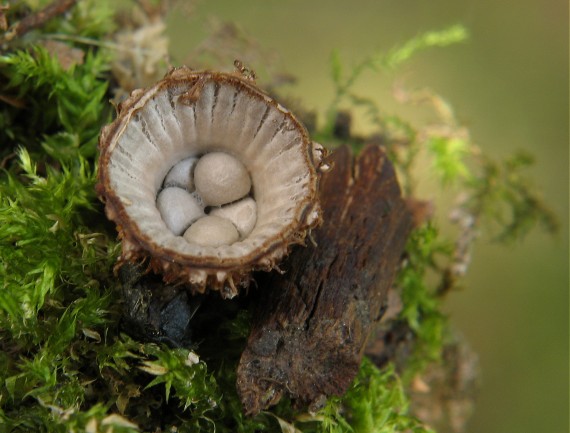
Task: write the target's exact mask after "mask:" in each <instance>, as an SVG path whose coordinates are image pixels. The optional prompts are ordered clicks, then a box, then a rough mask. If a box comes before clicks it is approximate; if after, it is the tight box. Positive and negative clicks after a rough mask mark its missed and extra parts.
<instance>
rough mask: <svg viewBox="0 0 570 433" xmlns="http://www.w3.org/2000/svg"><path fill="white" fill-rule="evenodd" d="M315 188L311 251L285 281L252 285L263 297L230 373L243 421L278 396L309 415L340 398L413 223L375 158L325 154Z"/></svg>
mask: <svg viewBox="0 0 570 433" xmlns="http://www.w3.org/2000/svg"><path fill="white" fill-rule="evenodd" d="M331 160H332V162H333V164H334V168H333V170H331V171H330V172H328V173H326V174H325V175H324V176H323V179H322V181H321V188H320V190H321V202H322V205H323V210H324V219H325V223H324V224H323V226H322V227H320V228H319V229H318V230H315V231H314V232H313V238H314V239H315V241H316V244H317V245H318V246H316V247H315V246H313V245H309V246H308V247H306V248H302V247H299V248H297V249H296V250H294V251H293V252H292V253H291V255H290V256H289V258H288V259H287V261H286V262H285V263H283V264H282V266H281V268H282V270H283V271H284V273H283V274H277V273H274V274H273V275H272V276H271V277H269V278H267V279H266V280H265V281H259V282H258V284H259V286H260V287H259V292H260V293H261V294H262V296H261V297H260V300H259V303H258V305H257V307H256V313H255V319H254V320H255V321H254V324H253V329H252V332H251V335H250V337H249V339H248V342H247V346H246V348H245V351H244V352H243V354H242V357H241V360H240V364H239V367H238V383H237V387H238V392H239V394H240V397H241V399H242V403H243V405H244V409H245V411H246V412H247V413H249V414H255V413H258V412H259V411H261V410H263V409H265V408H267V407H269V406H271V405H273V404H275V403H277V402H278V401H279V400H280V399H281V397H282V396H283V395H288V396H289V397H291V398H293V399H294V400H295V402H296V403H297V404H299V405H309V406H311V407H312V408H314V409H316V408H318V407H319V406H320V405H321V404H323V403H324V401H325V399H326V397H328V396H331V395H341V394H343V393H344V392H345V391H346V389H347V388H348V386H349V385H350V383H351V382H352V380H353V378H354V376H355V375H356V373H357V371H358V368H359V365H360V361H361V359H362V355H363V352H364V349H365V346H366V342H367V339H368V336H369V334H370V331H371V328H372V326H373V325H374V324H375V323H376V322H377V321H378V320H379V319H380V317H381V315H382V311H383V308H384V306H385V303H386V295H387V291H388V289H389V288H390V286H391V285H392V283H393V279H394V276H395V274H396V272H397V270H398V266H399V263H400V261H401V257H402V253H403V251H404V246H405V243H406V239H407V237H408V235H409V232H410V230H411V228H412V224H413V223H412V216H411V214H410V212H409V211H408V208H407V206H406V203H405V202H404V200H403V199H402V197H401V192H400V188H399V186H398V183H397V180H396V176H395V173H394V169H393V167H392V165H391V163H390V162H389V161H388V159H387V157H386V155H385V154H384V152H383V150H382V149H381V148H380V147H378V146H372V145H371V146H367V147H366V148H365V149H364V150H363V151H362V152H361V154H360V155H359V156H358V158H356V159H355V158H353V156H352V155H351V153H350V151H349V149H348V148H347V147H342V148H340V149H338V150H337V151H335V152H334V153H333V155H332V156H331Z"/></svg>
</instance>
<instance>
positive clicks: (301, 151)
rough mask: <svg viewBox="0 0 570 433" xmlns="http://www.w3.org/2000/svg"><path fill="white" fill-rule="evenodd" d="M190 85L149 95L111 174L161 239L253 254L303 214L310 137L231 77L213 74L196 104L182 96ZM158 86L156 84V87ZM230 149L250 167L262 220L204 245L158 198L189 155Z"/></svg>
mask: <svg viewBox="0 0 570 433" xmlns="http://www.w3.org/2000/svg"><path fill="white" fill-rule="evenodd" d="M187 90H188V87H187V86H177V87H171V88H170V89H169V90H159V91H156V92H155V93H154V94H152V95H145V96H143V98H146V102H145V104H144V106H143V107H142V109H140V110H139V111H138V112H136V114H134V115H133V116H132V118H131V121H130V122H129V123H128V124H127V126H126V128H125V129H124V131H123V132H122V134H120V136H119V137H118V139H117V143H116V147H115V149H114V153H113V155H112V157H111V161H110V170H109V177H110V181H111V185H112V186H113V188H114V189H115V192H116V193H117V194H118V196H119V197H120V199H121V201H122V202H123V204H125V205H126V206H125V207H126V209H127V213H128V214H129V216H130V217H131V219H133V220H136V221H137V222H138V225H139V228H140V229H141V231H142V233H143V234H145V235H148V236H150V237H152V238H153V239H154V241H155V242H157V243H159V244H160V245H161V246H163V247H166V248H170V249H174V250H177V251H179V252H181V253H183V254H192V255H199V256H200V255H207V256H210V255H212V256H219V257H220V256H224V257H237V256H241V255H244V254H248V253H250V252H252V251H253V250H255V249H256V248H257V247H259V246H260V245H261V244H262V243H263V242H264V241H265V240H267V239H268V238H270V237H274V236H278V234H279V233H280V231H281V230H282V228H283V227H285V226H287V225H289V224H291V223H292V222H293V221H294V220H295V218H299V217H300V215H298V212H299V210H298V209H297V204H298V200H299V199H303V198H305V197H306V196H307V195H309V194H310V188H309V182H310V181H311V176H310V171H309V168H308V166H307V164H308V163H307V160H306V159H307V154H308V149H307V148H306V146H307V145H308V144H304V143H303V139H304V137H303V134H302V133H301V132H300V131H299V130H298V129H297V126H296V125H295V124H294V122H293V121H292V120H291V118H290V117H288V116H287V115H286V111H285V109H281V108H280V107H278V106H276V105H275V104H272V103H268V102H267V101H266V99H265V97H263V96H262V95H257V94H253V93H252V92H251V91H248V90H245V89H242V88H239V87H238V86H237V85H234V84H232V83H228V82H222V83H217V82H214V81H209V82H207V83H205V85H204V87H203V88H202V89H201V91H200V95H199V99H198V100H197V101H196V102H195V103H194V104H190V105H187V104H183V103H180V102H179V101H178V97H179V95H180V94H182V93H184V92H185V91H187ZM151 92H152V91H151ZM212 151H223V152H226V153H228V154H230V155H232V156H234V157H235V158H237V159H238V160H239V161H241V162H242V163H243V164H244V165H245V167H246V168H247V170H248V172H249V174H250V176H251V179H252V196H253V197H254V199H255V200H256V202H257V205H258V210H257V212H258V215H257V224H256V226H255V227H254V229H253V231H252V232H251V234H250V235H249V236H248V237H247V238H246V239H244V240H242V241H239V242H236V243H234V244H232V245H228V246H221V247H216V248H213V247H199V246H197V245H192V244H190V243H188V242H186V241H184V240H183V239H182V238H181V237H180V236H175V235H173V234H172V233H171V232H170V231H169V230H168V229H167V228H166V226H165V224H164V222H163V220H162V218H161V216H160V213H159V212H158V210H157V208H156V205H155V201H156V196H157V193H158V192H159V190H160V189H161V186H162V182H163V180H164V177H165V176H166V174H167V173H168V171H169V170H170V168H171V167H172V166H173V165H175V164H176V163H177V162H179V161H180V160H182V159H185V158H188V157H191V156H202V155H204V154H205V153H208V152H212Z"/></svg>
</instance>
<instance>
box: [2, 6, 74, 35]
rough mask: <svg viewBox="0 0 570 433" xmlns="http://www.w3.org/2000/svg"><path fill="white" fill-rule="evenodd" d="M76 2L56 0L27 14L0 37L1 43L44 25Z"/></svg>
mask: <svg viewBox="0 0 570 433" xmlns="http://www.w3.org/2000/svg"><path fill="white" fill-rule="evenodd" d="M76 3H77V0H55V1H53V2H52V3H50V4H48V5H47V6H46V7H45V8H43V9H42V10H40V11H38V12H35V13H33V14H29V15H27V16H25V17H24V18H22V19H21V20H20V21H18V22H17V23H16V24H14V25H12V26H11V27H10V28H9V29H8V31H7V32H6V34H4V35H3V36H2V37H0V44H2V43H5V42H10V41H11V40H12V39H14V38H16V37H19V36H22V35H23V34H25V33H27V32H29V31H30V30H33V29H37V28H39V27H42V26H43V25H44V24H45V23H46V22H48V21H49V20H51V19H53V18H55V17H57V16H59V15H62V14H63V13H65V12H67V11H68V10H70V9H71V8H72V7H73V6H75V4H76Z"/></svg>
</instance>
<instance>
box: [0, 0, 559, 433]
mask: <svg viewBox="0 0 570 433" xmlns="http://www.w3.org/2000/svg"><path fill="white" fill-rule="evenodd" d="M38 3H41V4H38ZM45 4H46V2H35V1H28V2H21V3H20V4H18V6H13V7H12V8H11V9H9V10H8V11H6V17H7V22H8V24H11V23H13V22H16V21H17V20H19V19H21V18H22V17H24V16H26V15H27V14H29V13H31V12H32V11H33V10H37V9H38V8H40V7H41V6H42V5H45ZM115 12H116V11H114V10H113V8H111V7H110V6H109V3H106V2H94V1H84V2H80V3H79V4H78V5H77V6H76V7H75V8H73V9H71V10H70V11H69V12H68V13H66V14H65V15H63V16H61V17H58V18H55V19H53V20H51V21H49V22H47V23H45V25H44V26H43V27H41V28H38V29H34V30H33V31H31V32H29V33H27V34H25V35H22V36H21V37H20V38H17V39H14V40H12V41H10V42H9V43H4V45H3V47H2V48H1V50H2V51H0V77H1V79H0V141H1V143H2V147H1V149H0V160H1V165H2V174H1V183H0V263H1V266H0V277H1V282H2V285H1V288H0V337H1V338H0V347H1V351H0V378H1V380H0V432H29V431H45V432H52V431H53V432H58V431H61V432H69V431H77V432H78V431H88V432H98V431H101V432H111V431H113V432H123V431H124V432H131V431H153V432H154V431H178V432H186V431H188V432H191V431H217V432H224V431H228V432H233V431H239V432H253V431H303V432H312V431H315V432H341V431H355V432H386V433H388V432H398V431H415V432H425V431H429V428H428V427H427V426H424V425H423V424H422V423H421V422H420V421H418V420H417V419H415V418H414V417H413V416H412V415H410V413H409V402H408V398H407V396H406V391H405V389H406V384H407V383H408V382H409V381H410V380H411V379H412V378H413V377H414V376H416V375H417V374H418V373H419V372H421V371H422V369H423V368H425V366H426V365H428V364H429V363H432V362H437V361H438V360H439V357H440V353H441V347H442V344H443V342H444V341H445V338H446V336H447V335H448V328H447V322H446V319H445V317H444V316H443V315H442V314H441V312H440V303H441V297H442V294H444V293H445V292H446V291H447V290H449V289H450V287H452V286H453V285H454V284H455V283H456V282H457V280H458V279H459V278H460V277H461V276H462V274H463V273H464V272H465V270H466V267H467V265H468V258H467V256H468V251H469V249H470V247H471V244H472V242H473V240H474V239H475V234H474V233H475V232H477V231H478V230H479V229H480V227H482V226H485V224H487V226H489V227H490V228H491V229H492V230H495V231H494V232H493V236H494V237H496V238H498V239H502V240H510V239H514V238H517V237H520V236H522V235H524V234H525V233H526V232H527V231H528V230H530V229H531V228H532V227H534V226H535V225H536V224H537V223H540V224H542V225H543V226H545V227H546V228H547V229H551V230H552V229H554V228H555V225H556V223H555V219H554V218H553V216H552V215H551V213H550V212H549V211H548V209H547V208H546V207H545V206H544V204H543V203H542V202H541V201H540V197H539V196H538V195H537V194H536V193H535V192H534V190H533V189H532V188H531V187H530V186H529V181H528V180H527V179H526V178H525V177H524V174H523V169H524V167H525V166H526V165H528V164H529V163H530V162H531V159H530V158H529V157H527V156H525V155H519V156H515V157H513V158H511V159H508V160H506V161H503V162H495V161H491V160H489V159H487V158H486V157H485V156H483V155H481V154H480V152H479V149H478V148H476V146H474V145H473V143H471V141H470V139H469V136H468V134H467V133H466V131H465V130H464V128H462V127H461V126H460V125H458V123H457V122H456V120H455V119H454V116H453V111H452V110H451V109H450V108H449V106H448V105H447V103H445V101H443V100H442V99H441V98H439V97H437V96H435V95H431V97H430V98H428V99H427V100H428V102H429V103H431V104H432V105H433V107H435V111H436V113H438V114H439V121H438V124H437V125H427V126H426V125H412V124H409V123H408V122H406V121H405V120H404V119H401V118H397V117H393V116H389V115H384V114H381V111H380V109H379V108H378V107H376V106H374V105H373V104H372V103H370V101H368V100H367V99H366V98H362V97H360V96H358V95H355V94H353V93H352V84H353V83H354V82H355V81H357V80H358V78H359V74H360V73H361V72H362V71H363V70H366V69H374V70H377V71H382V70H383V69H386V68H394V67H397V66H398V64H400V63H402V62H404V61H406V60H407V58H409V57H410V56H411V55H413V54H414V53H415V52H416V51H418V50H421V49H426V48H430V47H434V46H444V45H447V44H450V43H456V42H460V41H462V40H464V39H465V38H466V32H465V29H463V28H461V27H457V26H453V27H451V28H449V29H447V30H444V31H441V32H431V33H428V34H425V35H421V36H419V37H417V38H414V39H412V40H410V41H408V42H407V43H404V44H402V45H401V46H400V47H397V48H395V49H394V50H393V51H391V52H389V53H387V54H377V55H376V54H375V55H373V56H371V57H370V58H368V59H365V60H364V61H363V62H362V63H361V64H360V65H358V66H357V67H356V68H355V69H354V70H351V71H349V72H348V73H346V75H345V72H344V71H343V68H342V62H341V61H340V59H339V56H338V55H336V54H335V55H333V57H332V59H333V60H332V68H331V70H332V72H331V76H332V80H333V82H334V83H335V85H336V88H337V92H336V97H335V100H334V101H333V102H332V103H331V105H330V111H329V113H328V116H327V119H328V122H327V124H325V125H324V126H323V127H322V128H319V129H318V130H317V131H316V132H315V136H316V137H318V139H319V140H320V141H321V142H323V143H324V144H329V145H330V146H331V147H334V145H335V142H336V141H337V138H335V135H334V127H333V126H334V125H333V124H334V119H335V118H336V115H337V114H338V111H339V107H340V106H341V105H343V104H344V105H343V107H345V106H346V105H347V104H348V105H349V106H360V107H365V108H367V113H368V115H370V116H371V119H372V120H373V122H375V124H376V126H377V129H378V136H379V137H381V141H382V143H383V144H384V145H386V147H387V148H388V150H389V152H390V154H391V156H392V160H393V161H394V163H395V164H396V166H397V168H398V170H399V173H400V179H401V182H402V185H403V188H404V190H405V191H406V193H408V194H410V195H411V194H413V191H414V184H415V180H414V172H413V163H414V159H415V157H416V155H417V154H418V152H420V150H421V151H427V152H428V153H429V155H430V157H431V160H432V161H433V167H434V171H435V172H436V173H438V174H439V176H440V178H441V181H442V188H448V189H447V190H448V191H450V193H457V191H460V192H461V194H462V196H463V200H462V201H461V203H460V205H459V206H458V209H457V213H458V220H459V221H460V222H461V223H462V225H460V227H461V233H460V235H459V237H458V239H455V240H451V241H448V240H442V239H441V237H440V236H439V235H438V231H437V229H436V228H435V227H434V225H433V224H430V223H425V224H423V225H421V226H420V227H419V228H418V229H417V230H416V231H415V232H414V234H413V235H412V237H411V238H410V241H409V243H408V248H407V259H406V261H405V263H404V265H403V267H402V270H401V272H400V275H399V277H398V282H397V285H398V287H399V290H400V293H401V297H402V301H403V309H402V311H401V312H400V313H399V320H402V321H405V322H406V323H407V324H408V325H409V327H410V328H411V329H412V331H413V333H414V335H415V345H414V347H415V349H414V352H413V354H412V356H411V358H410V359H409V361H408V362H407V363H406V366H405V368H404V369H403V370H402V371H398V372H397V371H396V369H395V367H394V366H393V365H389V366H387V367H386V368H384V369H382V370H379V369H378V368H377V367H375V366H374V365H373V364H372V363H371V362H370V361H368V360H367V359H365V360H364V361H363V364H362V367H361V370H360V373H359V375H358V376H357V378H356V379H355V381H354V383H353V385H352V386H351V388H350V389H349V391H348V392H347V394H346V395H345V396H342V397H335V398H331V399H330V400H329V401H328V402H327V404H326V406H325V407H324V408H323V409H322V410H321V411H320V412H318V413H316V414H306V413H300V412H296V411H295V410H294V409H293V408H292V407H291V404H290V402H288V401H283V402H281V403H280V404H279V405H278V406H277V407H276V408H275V409H274V410H272V411H270V412H264V413H262V414H260V415H258V416H257V417H254V418H246V417H245V416H244V415H242V410H241V405H240V402H239V399H238V397H237V394H236V391H235V366H236V363H237V360H238V357H239V353H240V349H241V347H242V346H243V344H244V342H245V338H246V336H247V332H248V326H249V323H248V318H249V316H248V311H247V310H246V309H240V308H239V305H236V304H228V306H227V312H225V314H226V315H225V316H224V318H223V320H222V321H221V323H220V324H219V327H217V328H216V329H213V330H212V332H211V335H209V336H208V338H207V340H202V341H201V342H196V347H194V348H193V350H190V349H182V348H179V349H172V348H169V347H168V346H166V345H158V344H154V343H142V342H138V341H135V340H133V339H132V338H130V337H129V336H127V335H126V334H124V333H123V332H121V328H120V318H121V300H120V290H119V282H118V281H117V278H116V277H115V275H114V274H113V265H114V263H115V260H116V258H117V256H118V253H119V249H120V245H119V243H118V241H117V239H116V231H115V228H114V227H113V226H112V225H111V224H110V223H109V222H108V221H107V220H106V219H105V217H104V212H103V206H102V204H101V203H100V202H99V201H98V199H97V197H96V194H95V191H94V184H95V176H96V160H97V151H96V143H97V139H98V134H99V131H100V128H101V127H102V126H103V125H104V124H106V123H107V122H108V121H109V120H110V119H111V117H112V113H113V109H112V106H111V105H110V104H109V103H108V100H109V99H110V98H111V97H112V96H113V95H114V92H115V91H116V90H117V89H116V83H117V79H116V78H115V77H114V76H113V75H112V74H111V69H112V62H113V59H114V56H115V55H116V53H117V49H116V47H114V48H109V47H112V46H113V45H112V43H110V42H109V41H111V40H113V35H114V32H115V30H116V26H115V25H114V22H115V21H114V14H115ZM55 38H57V40H58V41H59V42H60V44H58V45H57V48H56V51H55V52H54V51H53V50H54V48H53V45H49V44H47V41H51V40H54V39H55ZM62 41H64V42H62ZM123 48H124V47H123ZM72 54H73V55H75V56H76V57H75V59H76V60H74V61H72V62H71V63H70V64H66V63H64V62H63V61H62V58H63V57H64V56H69V55H72ZM72 57H73V56H72ZM435 126H437V128H436V127H435ZM348 141H351V139H349V140H348ZM360 143H361V142H360V141H359V140H356V139H355V140H353V145H354V147H355V149H358V146H359V145H360ZM485 221H490V223H486V222H485ZM221 348H223V349H221ZM195 352H196V353H198V354H204V356H203V359H198V358H197V357H196V353H195Z"/></svg>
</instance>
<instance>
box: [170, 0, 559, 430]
mask: <svg viewBox="0 0 570 433" xmlns="http://www.w3.org/2000/svg"><path fill="white" fill-rule="evenodd" d="M190 4H192V5H193V6H192V9H191V10H186V11H183V10H178V11H175V13H172V14H171V15H170V17H169V22H168V26H169V27H168V32H169V35H170V36H171V40H172V51H173V53H174V58H173V62H174V63H179V62H185V63H187V64H188V65H189V66H192V61H191V58H189V52H190V51H191V50H192V49H193V48H194V47H195V46H196V45H197V44H198V43H199V42H200V41H202V40H203V38H204V37H205V36H206V35H207V34H208V32H209V28H208V24H207V23H208V22H209V19H210V18H211V17H217V18H218V19H220V20H223V21H232V22H234V23H236V24H237V25H238V26H239V27H240V28H241V29H242V30H243V31H244V32H246V33H247V34H248V35H249V36H251V38H252V39H253V40H254V41H256V43H257V44H258V45H259V48H260V49H261V51H262V52H264V53H265V55H266V57H265V58H266V59H269V60H266V61H268V62H269V63H270V65H258V64H250V65H248V66H250V67H252V68H253V69H255V70H257V71H258V72H260V73H261V74H260V75H261V81H260V84H261V85H262V86H263V81H262V80H263V76H264V72H267V70H268V69H269V68H271V69H272V70H282V71H284V72H288V73H291V74H293V75H294V76H296V77H297V78H298V82H297V84H296V85H295V86H293V87H291V88H290V90H289V92H290V94H292V95H295V96H297V97H299V98H300V99H301V100H302V102H303V104H304V106H306V107H307V108H309V109H314V110H317V111H318V112H319V113H320V114H321V117H320V120H321V121H322V114H323V113H324V111H325V109H326V107H327V104H328V103H330V101H331V99H332V84H331V80H330V73H329V58H330V53H331V51H332V50H333V49H338V50H339V52H340V55H341V57H342V59H343V61H344V63H345V64H346V65H347V66H348V67H349V66H350V65H353V64H355V63H356V62H358V61H359V60H361V59H362V58H364V57H365V56H367V55H369V54H371V53H372V52H374V51H377V50H384V51H386V50H388V49H390V48H391V47H393V46H394V45H396V44H398V43H402V42H404V41H406V40H407V39H409V38H410V37H412V36H415V35H417V34H419V33H421V32H424V31H427V30H438V29H443V28H445V27H448V26H449V25H451V24H455V23H460V24H463V25H464V26H466V27H467V28H468V30H469V31H470V33H471V38H470V40H469V42H467V43H466V44H460V45H456V46H453V47H450V48H445V49H439V50H432V51H429V52H425V53H422V54H419V55H417V56H416V57H415V58H414V59H413V60H412V61H411V62H409V63H407V64H406V65H405V66H404V67H403V68H401V69H400V70H398V71H397V72H396V73H395V74H383V75H374V74H371V73H370V74H366V75H365V76H364V77H363V79H362V80H361V81H360V82H359V84H358V86H357V90H358V91H359V93H360V94H362V95H368V96H370V97H373V98H374V99H375V100H377V102H378V104H379V106H380V107H382V109H383V110H384V111H385V112H388V113H392V112H397V113H404V114H405V115H409V116H412V117H413V116H420V114H417V113H415V112H413V111H411V112H406V109H403V108H402V107H401V106H398V104H397V103H396V102H395V101H394V100H393V99H392V97H391V96H390V89H391V86H392V83H393V80H394V78H400V79H403V80H404V82H405V85H406V86H407V87H409V88H422V87H429V88H431V89H433V90H434V91H435V92H437V93H438V94H440V95H442V96H443V97H444V98H446V99H447V100H448V101H449V102H450V103H451V104H452V105H453V106H454V107H455V110H456V114H457V116H458V118H459V119H460V120H461V122H462V123H463V124H465V125H466V126H468V127H469V128H470V130H471V134H472V137H473V139H474V141H475V142H476V143H477V144H478V145H480V146H481V147H482V148H483V149H484V150H485V151H486V152H487V153H488V154H490V155H492V156H495V157H501V156H506V155H509V154H511V153H513V152H514V151H516V150H520V149H525V150H527V151H530V152H531V153H532V154H534V155H535V156H536V158H537V163H536V165H535V166H534V167H533V168H532V170H531V172H532V177H533V178H534V180H535V182H536V185H537V186H538V187H540V188H541V189H542V190H543V192H544V196H545V198H546V200H547V202H548V203H549V204H550V205H551V206H552V207H553V208H554V210H555V211H556V212H557V214H558V216H559V217H560V221H561V223H562V230H561V233H560V234H559V236H557V237H556V238H552V237H550V236H548V235H544V234H542V233H540V232H538V231H537V232H535V233H533V234H532V235H531V236H529V237H528V238H527V239H526V240H525V241H524V242H522V243H516V244H514V245H512V246H510V247H504V246H498V245H495V244H493V243H492V242H490V241H489V239H488V238H486V237H485V236H483V237H482V238H481V239H480V241H479V243H478V245H477V247H476V250H475V252H474V259H473V264H472V268H471V270H470V273H469V276H468V278H467V281H466V282H465V284H464V289H463V290H462V291H458V292H455V293H452V294H451V295H450V296H449V297H448V299H447V302H446V311H447V312H448V313H449V315H450V317H451V320H452V322H453V323H454V324H455V325H456V327H457V328H458V329H460V330H461V332H462V333H463V334H464V335H465V336H466V337H467V339H468V340H469V341H470V342H471V344H472V347H473V348H474V349H475V350H476V351H477V352H478V354H479V356H480V365H481V370H482V376H481V380H482V386H481V391H480V393H479V396H478V400H477V407H476V412H475V414H474V416H473V418H472V419H471V421H470V423H469V428H468V431H469V432H471V433H475V432H485V433H508V432H553V433H562V432H568V431H569V428H568V410H569V401H568V389H569V376H568V367H569V360H568V341H569V338H568V304H569V302H568V301H569V299H568V265H569V259H568V196H569V192H568V180H569V179H568V167H569V165H568V147H569V141H568V138H569V137H568V120H569V113H568V93H569V92H568V91H569V89H568V2H567V1H562V0H541V1H539V0H521V1H518V2H514V1H510V2H507V1H494V0H478V1H475V0H468V1H462V2H460V1H453V0H432V1H426V0H404V1H402V0H399V1H396V0H380V1H378V0H352V1H350V2H348V1H343V2H340V1H325V0H314V1H309V0H290V1H285V0H279V1H277V0H264V1H254V0H242V1H239V2H237V1H232V0H218V1H201V2H188V5H190ZM187 7H188V6H187ZM227 66H228V68H231V65H227ZM356 127H357V128H360V129H361V130H364V129H365V128H366V125H365V124H364V123H362V122H358V121H357V122H356ZM426 176H427V177H428V178H427V179H425V180H426V182H427V184H428V185H429V182H430V179H429V173H426ZM423 193H424V195H425V198H429V193H430V192H429V190H428V191H424V192H423Z"/></svg>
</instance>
